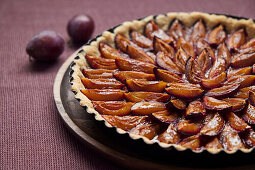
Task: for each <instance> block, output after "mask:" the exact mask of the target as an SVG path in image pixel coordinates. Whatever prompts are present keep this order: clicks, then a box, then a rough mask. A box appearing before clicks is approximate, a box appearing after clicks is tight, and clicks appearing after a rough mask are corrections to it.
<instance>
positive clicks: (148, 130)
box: [130, 124, 160, 140]
mask: <svg viewBox="0 0 255 170" xmlns="http://www.w3.org/2000/svg"><path fill="white" fill-rule="evenodd" d="M159 128H160V127H159V125H157V124H147V125H140V126H137V127H135V128H133V129H132V130H131V131H130V133H132V134H136V135H140V136H144V137H146V138H148V139H150V140H151V139H153V138H154V137H155V136H156V135H157V133H158V131H159Z"/></svg>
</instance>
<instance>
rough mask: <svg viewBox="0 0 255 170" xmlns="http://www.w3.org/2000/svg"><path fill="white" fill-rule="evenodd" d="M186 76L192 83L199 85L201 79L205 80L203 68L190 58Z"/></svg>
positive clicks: (186, 67)
mask: <svg viewBox="0 0 255 170" xmlns="http://www.w3.org/2000/svg"><path fill="white" fill-rule="evenodd" d="M185 76H186V78H187V80H188V81H189V82H190V83H193V84H198V83H200V82H201V79H203V78H205V76H204V74H203V72H202V70H201V67H200V66H199V65H198V63H197V62H196V60H195V59H194V58H192V57H189V59H188V60H187V63H186V66H185Z"/></svg>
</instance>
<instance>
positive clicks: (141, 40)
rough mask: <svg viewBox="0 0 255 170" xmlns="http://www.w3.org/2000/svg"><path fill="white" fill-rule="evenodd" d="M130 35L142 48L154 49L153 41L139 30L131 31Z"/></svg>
mask: <svg viewBox="0 0 255 170" xmlns="http://www.w3.org/2000/svg"><path fill="white" fill-rule="evenodd" d="M130 37H131V39H132V41H133V42H134V43H136V44H137V45H138V46H140V47H142V48H148V49H152V41H151V40H150V39H149V38H147V37H145V36H144V35H142V34H140V33H139V32H137V31H131V32H130Z"/></svg>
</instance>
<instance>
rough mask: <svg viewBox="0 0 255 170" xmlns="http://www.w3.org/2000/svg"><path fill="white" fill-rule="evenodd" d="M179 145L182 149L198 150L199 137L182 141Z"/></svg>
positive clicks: (190, 137) (199, 144) (194, 136)
mask: <svg viewBox="0 0 255 170" xmlns="http://www.w3.org/2000/svg"><path fill="white" fill-rule="evenodd" d="M179 144H180V145H181V146H183V147H184V148H190V149H192V150H198V149H199V148H200V146H201V141H200V138H199V135H193V136H189V137H187V138H185V139H183V140H182V141H181V142H180V143H179Z"/></svg>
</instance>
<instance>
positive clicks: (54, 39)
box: [26, 30, 65, 61]
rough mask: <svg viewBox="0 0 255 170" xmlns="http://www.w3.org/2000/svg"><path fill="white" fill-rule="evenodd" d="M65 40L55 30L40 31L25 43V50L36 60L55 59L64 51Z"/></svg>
mask: <svg viewBox="0 0 255 170" xmlns="http://www.w3.org/2000/svg"><path fill="white" fill-rule="evenodd" d="M64 48H65V41H64V39H63V38H62V37H61V36H60V35H59V34H57V33H56V32H55V31H50V30H46V31H42V32H40V33H39V34H37V35H35V36H34V37H33V38H32V39H31V40H30V41H29V42H28V44H27V47H26V52H27V54H28V55H29V56H30V57H33V58H34V59H35V60H38V61H51V60H56V59H57V58H58V57H59V56H60V55H61V54H62V53H63V51H64Z"/></svg>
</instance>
